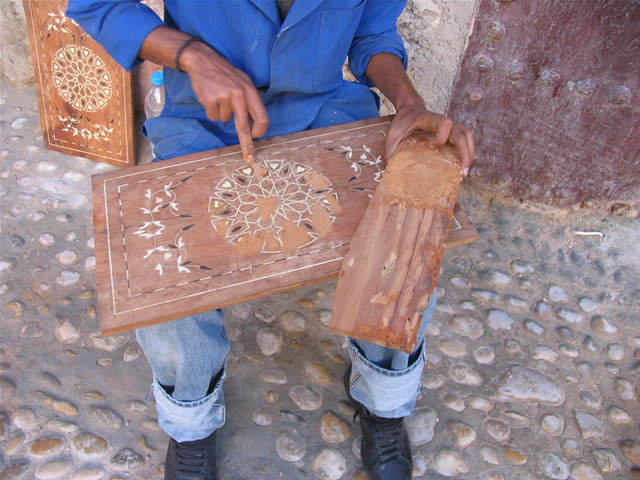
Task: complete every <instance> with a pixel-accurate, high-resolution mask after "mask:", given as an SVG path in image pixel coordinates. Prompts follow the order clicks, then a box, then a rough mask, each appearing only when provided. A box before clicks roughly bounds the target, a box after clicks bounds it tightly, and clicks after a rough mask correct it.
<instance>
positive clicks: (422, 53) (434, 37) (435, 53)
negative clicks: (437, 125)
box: [398, 0, 476, 113]
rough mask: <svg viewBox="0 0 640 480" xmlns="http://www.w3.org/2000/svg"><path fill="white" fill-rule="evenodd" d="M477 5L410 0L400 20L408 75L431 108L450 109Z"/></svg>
mask: <svg viewBox="0 0 640 480" xmlns="http://www.w3.org/2000/svg"><path fill="white" fill-rule="evenodd" d="M475 8H476V0H409V1H408V2H407V7H406V8H405V10H404V12H403V13H402V15H401V16H400V18H399V19H398V31H399V32H400V34H401V35H402V37H403V38H404V41H405V45H406V47H407V51H408V52H409V57H410V60H409V69H408V71H409V75H410V77H411V78H412V80H413V81H414V84H415V86H416V89H417V90H418V92H419V93H420V95H422V98H424V100H425V103H426V105H427V108H429V109H430V110H433V111H435V112H438V113H444V112H445V111H446V110H447V106H448V105H449V99H450V96H451V88H452V86H453V82H454V80H455V76H456V72H457V71H458V66H459V64H460V61H461V59H462V55H463V53H464V48H465V45H466V42H467V39H468V37H469V34H470V28H471V25H472V20H473V16H474V11H475Z"/></svg>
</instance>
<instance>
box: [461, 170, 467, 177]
mask: <svg viewBox="0 0 640 480" xmlns="http://www.w3.org/2000/svg"><path fill="white" fill-rule="evenodd" d="M462 173H463V174H464V176H465V177H467V176H469V169H468V168H465V169H464V171H463V172H462Z"/></svg>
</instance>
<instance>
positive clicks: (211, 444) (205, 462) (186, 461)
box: [164, 432, 218, 480]
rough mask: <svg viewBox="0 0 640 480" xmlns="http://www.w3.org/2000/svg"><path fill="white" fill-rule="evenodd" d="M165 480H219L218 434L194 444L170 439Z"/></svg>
mask: <svg viewBox="0 0 640 480" xmlns="http://www.w3.org/2000/svg"><path fill="white" fill-rule="evenodd" d="M164 478H165V480H217V478H218V476H217V475H216V432H213V433H212V434H211V435H209V436H208V437H207V438H203V439H202V440H194V441H192V442H176V441H175V440H174V439H173V438H171V439H169V448H168V449H167V458H166V460H165V464H164Z"/></svg>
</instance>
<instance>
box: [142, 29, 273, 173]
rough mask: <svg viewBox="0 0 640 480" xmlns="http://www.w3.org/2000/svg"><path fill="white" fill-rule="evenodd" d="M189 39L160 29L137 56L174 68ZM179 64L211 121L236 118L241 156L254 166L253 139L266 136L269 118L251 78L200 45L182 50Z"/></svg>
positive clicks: (194, 43) (173, 31) (191, 45)
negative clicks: (177, 56) (181, 48)
mask: <svg viewBox="0 0 640 480" xmlns="http://www.w3.org/2000/svg"><path fill="white" fill-rule="evenodd" d="M189 38H191V37H190V36H189V35H187V34H185V33H182V32H179V31H178V30H174V29H172V28H169V27H166V26H161V27H158V28H156V29H155V30H153V31H152V32H151V33H150V34H149V35H147V38H145V40H144V42H143V43H142V46H141V47H140V52H139V53H138V54H139V56H140V57H141V58H145V59H147V60H151V61H152V62H154V63H157V64H160V65H164V66H166V67H169V68H175V67H176V65H175V61H176V53H177V52H178V50H179V49H180V47H181V46H182V45H183V44H184V42H186V41H187V40H189ZM179 63H180V68H181V69H182V70H184V71H185V72H187V73H188V74H189V77H190V78H191V86H192V87H193V91H194V92H195V94H196V96H197V97H198V100H199V101H200V103H202V105H203V106H204V108H205V111H206V113H207V117H208V118H209V119H210V120H213V121H217V120H222V121H223V122H228V121H229V120H231V116H232V115H233V118H234V122H235V125H236V130H237V132H238V140H239V141H240V148H242V154H243V156H244V158H245V159H247V160H248V161H250V162H252V161H253V160H254V156H253V155H254V154H253V137H262V136H263V135H264V134H265V133H266V131H267V127H268V126H269V116H268V115H267V110H266V109H265V108H264V105H263V103H262V99H261V98H260V94H259V93H258V90H256V87H255V86H254V85H253V83H252V82H251V79H250V78H249V76H248V75H247V74H246V73H244V72H243V71H241V70H238V69H237V68H235V67H234V66H233V65H231V64H230V63H229V62H228V61H227V60H226V59H225V58H224V57H222V55H220V54H219V53H218V52H216V51H215V50H213V49H212V48H211V47H209V46H208V45H206V44H204V43H202V42H197V41H196V42H193V43H191V44H190V45H189V46H188V47H187V48H185V49H184V50H183V52H182V53H181V55H180V59H179ZM251 121H252V122H253V128H252V127H251ZM252 136H253V137H252Z"/></svg>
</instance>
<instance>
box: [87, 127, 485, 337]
mask: <svg viewBox="0 0 640 480" xmlns="http://www.w3.org/2000/svg"><path fill="white" fill-rule="evenodd" d="M389 125H390V118H388V117H385V118H376V119H371V120H364V121H361V122H354V123H351V124H346V125H340V126H336V127H329V128H324V129H318V130H312V131H307V132H301V133H296V134H293V135H286V136H283V137H277V138H272V139H268V140H263V141H260V142H257V143H256V154H257V158H258V161H259V162H260V164H261V165H262V166H264V167H266V168H267V169H268V170H269V173H268V174H267V175H266V176H265V177H264V178H257V177H255V176H254V175H253V174H252V171H251V169H250V168H249V167H247V166H246V165H245V164H244V162H243V161H242V154H241V152H240V150H239V148H238V146H233V147H227V148H222V149H219V150H211V151H208V152H202V153H198V154H194V155H189V156H185V157H180V158H175V159H172V160H165V161H162V162H156V163H152V164H149V165H140V166H136V167H132V168H129V169H126V170H121V171H114V172H108V173H104V174H100V175H97V176H94V177H93V206H94V210H93V212H94V229H95V243H96V262H97V265H96V270H97V282H98V293H99V302H98V307H99V314H100V328H101V330H102V332H103V333H107V334H108V333H116V332H119V331H124V330H130V329H132V328H136V327H140V326H144V325H150V324H152V323H158V322H162V321H167V320H172V319H175V318H180V317H183V316H185V315H188V314H192V313H197V312H202V311H207V310H210V309H213V308H218V307H223V306H227V305H231V304H235V303H240V302H244V301H247V300H250V299H253V298H258V297H262V296H266V295H269V294H271V293H275V292H282V291H286V290H291V289H293V288H296V287H298V286H301V285H307V284H310V283H313V282H319V281H322V280H326V279H329V278H334V277H335V276H336V275H337V273H338V271H339V269H340V264H341V262H342V259H343V257H344V255H345V253H346V251H347V248H348V246H349V242H350V241H351V237H352V236H353V234H354V232H355V230H356V228H357V226H358V224H359V222H360V219H361V218H362V215H363V214H364V211H365V209H366V207H367V205H368V204H369V201H370V198H371V196H372V194H373V190H374V189H375V188H376V185H377V181H378V180H379V179H380V175H381V173H382V169H383V162H382V160H381V155H382V152H383V148H384V140H385V132H386V131H387V129H388V127H389ZM458 220H459V224H460V228H459V229H457V230H456V231H457V232H459V233H460V234H461V236H460V237H458V240H457V241H458V242H465V241H473V240H474V239H475V230H473V226H472V225H470V226H469V225H467V223H468V219H467V218H466V216H465V215H464V213H463V212H462V211H460V215H459V218H458ZM463 236H464V238H463ZM467 239H468V240H467Z"/></svg>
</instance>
